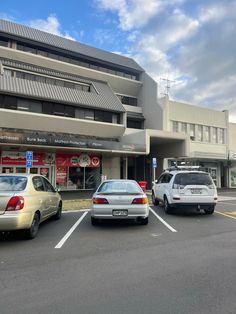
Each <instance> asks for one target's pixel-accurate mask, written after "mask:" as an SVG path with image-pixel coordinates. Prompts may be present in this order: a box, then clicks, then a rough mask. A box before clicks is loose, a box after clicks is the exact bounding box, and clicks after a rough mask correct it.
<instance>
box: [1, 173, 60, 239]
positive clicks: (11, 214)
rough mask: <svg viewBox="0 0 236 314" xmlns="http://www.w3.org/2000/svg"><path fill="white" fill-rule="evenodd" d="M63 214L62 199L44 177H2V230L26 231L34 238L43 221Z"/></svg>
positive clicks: (28, 236) (17, 175)
mask: <svg viewBox="0 0 236 314" xmlns="http://www.w3.org/2000/svg"><path fill="white" fill-rule="evenodd" d="M61 212H62V200H61V196H60V195H59V193H58V192H57V191H56V190H55V189H54V188H53V186H52V185H51V183H50V182H49V181H48V180H47V179H46V178H45V177H43V176H40V175H32V174H0V231H12V230H20V229H24V230H25V233H26V236H27V238H29V239H33V238H34V237H35V236H36V235H37V233H38V229H39V224H40V223H41V222H42V221H44V220H46V219H48V218H49V217H52V216H53V217H54V218H55V219H60V218H61Z"/></svg>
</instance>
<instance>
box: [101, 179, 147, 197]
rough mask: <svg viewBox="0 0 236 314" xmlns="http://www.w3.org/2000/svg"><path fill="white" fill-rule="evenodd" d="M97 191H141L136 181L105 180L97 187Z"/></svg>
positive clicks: (126, 192)
mask: <svg viewBox="0 0 236 314" xmlns="http://www.w3.org/2000/svg"><path fill="white" fill-rule="evenodd" d="M98 193H122V194H123V193H124V194H132V193H135V194H136V193H138V194H140V193H143V192H142V189H141V188H140V186H139V185H138V184H137V183H136V182H127V181H126V182H122V181H107V182H104V183H103V184H102V185H101V186H100V188H99V189H98Z"/></svg>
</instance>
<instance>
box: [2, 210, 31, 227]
mask: <svg viewBox="0 0 236 314" xmlns="http://www.w3.org/2000/svg"><path fill="white" fill-rule="evenodd" d="M32 219H33V217H32V214H31V213H24V212H20V211H14V212H8V213H4V214H2V215H0V231H11V230H20V229H28V228H30V226H31V223H32Z"/></svg>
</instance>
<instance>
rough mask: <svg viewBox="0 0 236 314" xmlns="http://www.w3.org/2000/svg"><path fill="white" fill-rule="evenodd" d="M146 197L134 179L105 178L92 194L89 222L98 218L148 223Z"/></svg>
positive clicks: (95, 222)
mask: <svg viewBox="0 0 236 314" xmlns="http://www.w3.org/2000/svg"><path fill="white" fill-rule="evenodd" d="M148 216H149V205H148V198H147V195H146V194H145V193H144V191H143V190H142V189H141V187H140V186H139V185H138V183H137V182H136V181H133V180H106V181H103V182H102V183H101V184H100V186H99V187H98V189H97V191H96V192H95V193H94V195H93V205H92V208H91V223H92V225H96V224H97V223H98V221H99V220H100V219H135V220H136V221H138V222H139V223H140V224H142V225H147V224H148Z"/></svg>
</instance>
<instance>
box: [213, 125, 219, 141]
mask: <svg viewBox="0 0 236 314" xmlns="http://www.w3.org/2000/svg"><path fill="white" fill-rule="evenodd" d="M212 143H214V144H216V143H218V136H217V128H212Z"/></svg>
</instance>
